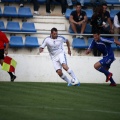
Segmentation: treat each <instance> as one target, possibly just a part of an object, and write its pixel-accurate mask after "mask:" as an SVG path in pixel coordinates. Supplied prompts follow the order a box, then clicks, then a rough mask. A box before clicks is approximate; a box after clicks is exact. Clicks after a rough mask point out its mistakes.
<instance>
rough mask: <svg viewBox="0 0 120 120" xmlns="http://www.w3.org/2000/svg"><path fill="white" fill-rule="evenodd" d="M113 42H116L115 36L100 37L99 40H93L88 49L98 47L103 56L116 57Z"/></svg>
mask: <svg viewBox="0 0 120 120" xmlns="http://www.w3.org/2000/svg"><path fill="white" fill-rule="evenodd" d="M112 43H114V39H113V38H102V37H100V40H99V41H95V40H93V41H92V43H91V44H90V46H89V48H88V49H93V48H97V49H98V50H99V51H100V52H101V53H102V54H103V57H107V56H108V57H114V53H113V50H112V48H111V44H112Z"/></svg>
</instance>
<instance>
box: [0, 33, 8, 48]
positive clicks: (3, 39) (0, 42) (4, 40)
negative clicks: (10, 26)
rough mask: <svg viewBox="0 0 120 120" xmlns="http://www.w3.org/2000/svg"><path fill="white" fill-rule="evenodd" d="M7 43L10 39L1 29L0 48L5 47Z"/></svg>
mask: <svg viewBox="0 0 120 120" xmlns="http://www.w3.org/2000/svg"><path fill="white" fill-rule="evenodd" d="M5 43H9V40H8V38H7V37H6V35H5V33H3V32H1V31H0V49H4V44H5Z"/></svg>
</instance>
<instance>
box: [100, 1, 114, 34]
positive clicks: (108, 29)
mask: <svg viewBox="0 0 120 120" xmlns="http://www.w3.org/2000/svg"><path fill="white" fill-rule="evenodd" d="M102 7H103V33H105V34H113V24H112V21H111V18H110V13H109V12H108V11H107V4H106V3H104V4H103V5H102Z"/></svg>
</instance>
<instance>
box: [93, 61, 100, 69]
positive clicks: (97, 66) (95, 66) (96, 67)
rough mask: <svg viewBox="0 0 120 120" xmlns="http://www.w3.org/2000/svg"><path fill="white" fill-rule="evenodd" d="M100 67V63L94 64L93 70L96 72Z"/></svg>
mask: <svg viewBox="0 0 120 120" xmlns="http://www.w3.org/2000/svg"><path fill="white" fill-rule="evenodd" d="M100 67H101V64H100V62H97V63H95V64H94V68H95V69H96V70H98V69H99V68H100Z"/></svg>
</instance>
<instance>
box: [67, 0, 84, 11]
mask: <svg viewBox="0 0 120 120" xmlns="http://www.w3.org/2000/svg"><path fill="white" fill-rule="evenodd" d="M72 1H76V0H67V4H68V6H69V8H70V9H73V3H72ZM79 2H80V3H81V6H82V8H83V7H84V0H79Z"/></svg>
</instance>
